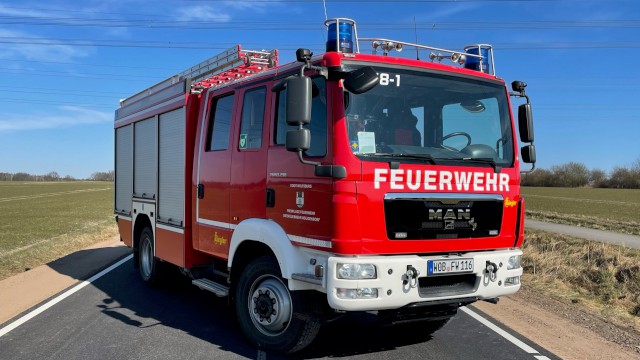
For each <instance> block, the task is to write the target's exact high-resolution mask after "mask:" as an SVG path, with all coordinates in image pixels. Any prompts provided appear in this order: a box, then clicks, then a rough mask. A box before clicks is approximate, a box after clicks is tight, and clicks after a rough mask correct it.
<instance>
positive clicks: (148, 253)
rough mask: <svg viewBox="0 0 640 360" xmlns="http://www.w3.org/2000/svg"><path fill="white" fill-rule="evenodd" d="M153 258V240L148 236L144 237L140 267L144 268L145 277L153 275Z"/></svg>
mask: <svg viewBox="0 0 640 360" xmlns="http://www.w3.org/2000/svg"><path fill="white" fill-rule="evenodd" d="M152 259H153V248H152V247H151V241H150V239H149V237H148V236H145V237H143V238H142V248H141V249H140V269H142V275H143V276H144V277H145V278H148V277H150V276H151V269H152V267H153V264H152Z"/></svg>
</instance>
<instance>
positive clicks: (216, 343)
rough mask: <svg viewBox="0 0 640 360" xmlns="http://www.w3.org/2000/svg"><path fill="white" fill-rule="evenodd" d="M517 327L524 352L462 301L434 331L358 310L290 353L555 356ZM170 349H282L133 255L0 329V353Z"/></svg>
mask: <svg viewBox="0 0 640 360" xmlns="http://www.w3.org/2000/svg"><path fill="white" fill-rule="evenodd" d="M497 306H499V305H497ZM472 311H473V312H476V313H479V311H478V310H473V309H472ZM494 323H495V322H494ZM6 325H7V324H5V327H6ZM0 330H1V329H0ZM506 331H507V332H509V333H511V334H513V332H511V331H510V330H508V329H506ZM513 335H514V336H515V337H516V338H518V339H520V340H521V341H522V342H524V343H525V344H527V345H528V346H529V351H528V352H527V351H525V350H526V348H527V345H524V347H525V350H523V349H522V348H520V347H517V346H516V345H514V344H513V343H512V342H510V341H508V340H507V339H506V338H505V337H503V336H501V335H499V334H498V333H496V332H495V331H494V330H492V329H490V328H489V327H487V326H485V325H483V324H482V323H480V322H479V321H478V320H476V319H474V318H472V317H471V316H470V315H469V314H468V313H467V312H465V311H460V312H459V313H458V315H457V316H456V317H455V318H453V319H452V320H451V321H450V322H449V323H448V324H447V325H446V326H445V327H443V328H442V329H440V330H439V331H438V332H437V333H435V334H434V335H433V336H432V337H431V336H423V335H420V334H419V333H407V332H403V331H399V330H398V328H394V327H381V326H378V325H377V324H376V323H375V322H374V320H373V318H372V316H371V315H369V314H358V315H353V316H348V317H343V318H342V319H340V320H338V321H336V322H334V323H331V324H327V325H325V327H323V329H322V330H321V333H320V335H319V337H318V338H317V339H316V341H315V342H314V343H313V344H312V345H311V347H310V348H308V349H306V350H304V351H303V352H301V353H298V354H296V356H295V357H294V358H313V359H315V358H329V357H331V358H353V359H365V358H366V359H400V358H402V359H492V360H499V359H527V360H531V359H544V358H545V357H544V356H546V357H547V358H549V359H557V357H556V356H554V355H553V354H551V353H550V352H548V351H546V350H544V349H542V348H541V347H540V346H539V345H537V344H533V343H531V342H530V341H528V340H526V339H523V338H522V336H519V335H518V334H513ZM170 358H188V359H211V358H215V359H238V358H249V359H253V358H259V359H267V358H268V359H275V358H278V357H276V356H275V355H271V354H265V353H263V352H260V351H258V350H257V349H255V348H253V347H252V346H250V345H249V344H248V343H247V342H246V341H245V339H244V338H243V336H242V334H241V333H240V330H239V328H238V326H237V325H236V322H235V318H234V316H233V315H232V314H231V313H230V311H229V309H228V308H227V306H226V299H220V298H217V297H215V296H214V295H212V294H210V293H207V292H205V291H201V290H198V289H197V288H196V287H194V286H192V285H191V284H189V283H188V282H187V281H184V280H181V278H180V277H179V276H178V277H176V278H175V279H172V280H171V281H170V282H168V284H166V285H164V286H161V287H159V288H149V287H147V286H146V285H145V284H143V283H142V281H141V280H140V279H139V276H138V274H137V272H136V271H134V270H133V268H132V265H131V260H129V261H127V262H126V263H124V264H123V265H122V266H119V267H117V268H115V269H114V270H113V271H111V272H109V273H107V274H106V275H104V276H103V277H101V278H99V279H97V280H95V281H94V282H92V283H91V284H89V285H88V286H85V287H83V288H82V289H80V290H79V291H77V292H75V293H73V294H72V295H70V296H69V297H67V298H65V299H64V300H62V301H60V302H59V303H57V304H55V305H53V306H51V307H50V308H49V309H47V310H45V311H44V312H42V313H40V314H39V315H37V316H35V317H34V318H32V319H30V320H28V321H26V322H25V323H24V324H22V325H20V326H19V327H17V328H15V329H13V330H11V331H10V332H8V333H6V334H4V335H3V336H2V337H0V359H3V360H10V359H101V360H103V359H104V360H110V359H114V360H115V359H118V360H120V359H170Z"/></svg>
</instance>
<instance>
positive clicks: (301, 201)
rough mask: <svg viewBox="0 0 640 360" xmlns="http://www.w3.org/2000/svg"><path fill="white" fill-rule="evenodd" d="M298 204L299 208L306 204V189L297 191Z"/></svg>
mask: <svg viewBox="0 0 640 360" xmlns="http://www.w3.org/2000/svg"><path fill="white" fill-rule="evenodd" d="M296 205H297V206H298V207H299V208H301V207H303V206H304V191H296Z"/></svg>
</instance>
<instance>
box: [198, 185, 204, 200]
mask: <svg viewBox="0 0 640 360" xmlns="http://www.w3.org/2000/svg"><path fill="white" fill-rule="evenodd" d="M198 199H204V184H198Z"/></svg>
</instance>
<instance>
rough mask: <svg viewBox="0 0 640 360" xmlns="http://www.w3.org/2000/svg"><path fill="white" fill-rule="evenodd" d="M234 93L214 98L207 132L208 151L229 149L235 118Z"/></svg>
mask: <svg viewBox="0 0 640 360" xmlns="http://www.w3.org/2000/svg"><path fill="white" fill-rule="evenodd" d="M234 98H235V96H234V94H230V95H225V96H223V97H219V98H216V99H213V104H211V115H210V117H209V132H208V134H207V151H218V150H227V149H228V148H229V134H230V132H231V121H232V119H233V100H234Z"/></svg>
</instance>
